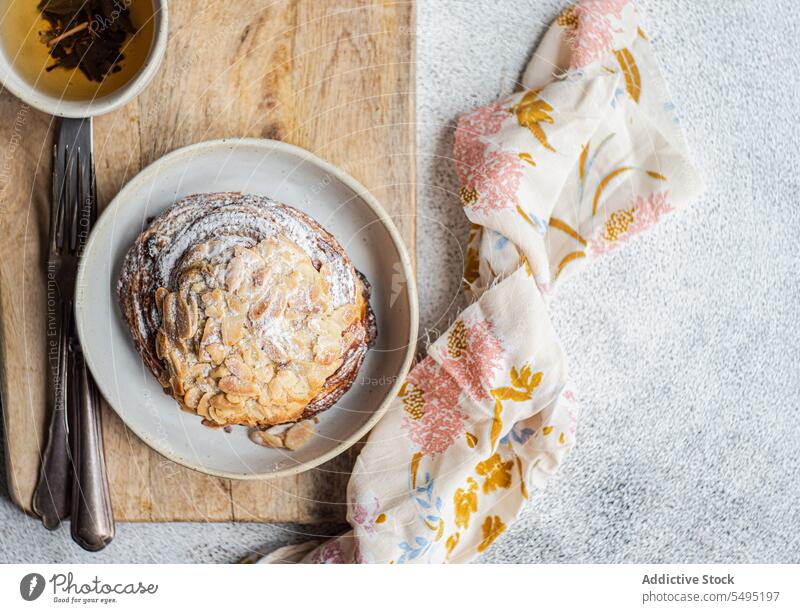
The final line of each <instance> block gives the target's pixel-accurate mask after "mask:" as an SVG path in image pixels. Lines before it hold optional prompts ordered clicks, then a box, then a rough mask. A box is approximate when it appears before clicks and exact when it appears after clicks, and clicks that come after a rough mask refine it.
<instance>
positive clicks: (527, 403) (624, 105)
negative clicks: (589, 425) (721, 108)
mask: <svg viewBox="0 0 800 613" xmlns="http://www.w3.org/2000/svg"><path fill="white" fill-rule="evenodd" d="M522 85H523V88H524V91H521V92H519V93H517V94H514V95H512V96H510V97H508V98H504V99H502V100H498V101H496V102H492V103H491V104H489V105H487V106H484V107H481V108H479V109H477V110H474V111H472V112H469V113H467V114H465V115H464V116H463V117H461V119H460V120H459V122H458V127H457V130H456V137H455V151H454V157H455V164H456V170H457V173H458V176H459V178H460V182H461V200H462V204H463V205H464V212H465V214H466V215H467V217H468V218H469V219H470V221H472V223H473V230H472V232H471V234H470V238H469V249H468V254H467V265H466V272H465V285H466V290H467V291H468V293H469V294H470V296H471V297H472V298H473V302H472V304H471V306H469V307H468V308H467V309H466V310H465V311H464V312H463V313H461V314H460V315H459V317H458V318H457V320H456V321H455V323H454V324H453V325H452V326H451V327H450V329H449V330H448V331H447V332H446V333H445V334H444V335H443V336H441V337H440V338H439V339H438V340H437V341H436V342H435V343H433V345H432V346H431V347H430V348H429V351H428V356H427V357H426V358H425V359H424V360H422V361H421V362H420V363H419V364H417V366H416V367H415V368H414V369H413V370H412V371H411V373H410V374H409V376H408V379H407V381H406V382H405V385H404V386H403V388H402V390H401V392H400V395H399V397H398V398H397V399H396V400H395V401H394V402H393V403H392V405H391V407H390V409H389V411H388V412H387V414H386V415H385V417H384V418H383V419H382V420H381V421H380V423H379V424H378V425H377V426H376V427H375V429H374V430H373V431H372V433H371V434H370V437H369V441H368V443H367V444H366V446H365V447H364V449H363V451H362V452H361V455H360V456H359V457H358V460H357V463H356V466H355V469H354V471H353V476H352V478H351V480H350V483H349V486H348V492H347V496H348V501H349V510H348V521H349V522H350V524H351V525H352V531H351V532H348V533H347V534H345V535H343V536H340V537H338V538H335V539H332V540H329V541H327V542H324V543H323V544H321V545H320V544H318V543H309V544H305V545H301V546H297V547H285V548H283V549H280V550H278V551H276V552H274V553H273V554H270V555H269V556H267V557H266V558H265V559H264V560H263V561H266V562H275V561H305V562H351V561H352V562H394V563H404V562H467V561H470V560H472V559H474V558H475V557H476V556H477V555H478V554H480V553H481V552H483V551H485V550H486V549H487V548H488V547H489V546H491V544H492V542H494V540H495V539H497V537H498V536H500V535H501V534H502V533H503V531H504V530H505V529H506V528H507V527H508V525H509V524H510V523H511V522H513V521H514V520H515V518H516V517H517V515H518V514H519V512H520V510H521V508H522V506H523V505H524V504H525V501H526V500H527V498H528V496H529V492H531V491H532V490H533V489H535V488H541V487H544V485H545V483H546V482H547V479H548V478H549V477H550V475H552V474H553V473H555V472H556V470H558V468H559V466H560V465H561V463H562V462H563V461H564V459H565V458H566V456H567V454H568V453H569V451H570V450H571V449H572V447H573V445H574V444H575V431H576V425H577V421H578V416H579V406H578V402H577V399H576V393H575V391H574V389H573V388H572V385H571V383H570V378H569V373H568V369H567V360H566V356H565V355H564V352H563V350H562V348H561V345H560V344H559V340H558V337H557V336H556V333H555V331H554V330H553V327H552V325H551V322H550V318H549V316H548V309H547V302H548V297H549V295H550V294H551V292H553V290H554V289H555V287H556V286H557V285H558V284H559V283H561V282H563V281H564V280H565V279H566V278H567V277H569V276H570V275H573V274H575V273H577V272H578V271H579V270H580V269H581V268H582V267H583V266H585V265H586V264H588V263H589V262H590V261H591V260H592V259H594V258H596V257H599V256H601V255H603V254H605V253H607V252H609V251H613V250H614V249H617V248H618V247H620V246H621V245H623V244H624V243H625V242H626V241H628V240H629V239H630V238H631V237H633V236H634V235H636V234H638V233H640V232H642V231H644V230H645V229H647V228H648V227H650V226H652V225H653V224H655V223H657V222H659V221H661V219H662V218H663V217H664V216H666V215H667V214H668V213H670V212H672V211H674V210H676V209H679V208H681V207H682V206H684V205H685V204H686V203H687V202H688V201H689V200H690V199H691V198H692V197H694V196H695V195H696V194H697V193H698V192H699V190H700V188H701V180H700V178H699V176H698V174H697V172H696V171H695V169H694V167H693V166H692V163H691V161H690V159H689V155H688V151H687V146H686V143H685V140H684V137H683V135H682V133H681V131H680V129H679V127H678V124H677V120H676V117H675V115H674V112H673V105H672V103H671V102H670V99H669V95H668V93H667V90H666V87H665V84H664V81H663V79H662V77H661V74H660V72H659V69H658V66H657V64H656V60H655V57H654V56H653V52H652V49H651V48H650V45H649V43H648V40H647V36H646V35H645V33H644V32H643V31H642V29H641V28H640V27H639V25H638V20H637V16H636V11H635V7H634V6H633V4H632V3H631V2H629V1H628V0H594V1H591V0H584V1H581V2H579V3H578V4H576V5H574V6H571V7H569V8H568V9H566V10H565V11H564V12H563V13H562V14H561V15H560V16H559V17H558V19H557V20H556V22H555V23H554V24H553V25H552V26H551V27H550V29H549V30H548V32H547V33H546V35H545V36H544V38H543V40H542V43H541V45H540V47H539V49H538V50H537V52H536V54H535V56H534V57H533V59H532V60H531V62H530V64H529V65H528V67H527V69H526V71H525V74H524V77H523V82H522Z"/></svg>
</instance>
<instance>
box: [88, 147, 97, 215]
mask: <svg viewBox="0 0 800 613" xmlns="http://www.w3.org/2000/svg"><path fill="white" fill-rule="evenodd" d="M89 198H91V199H92V204H91V208H90V211H89V221H90V222H91V224H90V227H94V222H95V221H97V177H96V176H95V174H94V154H93V153H92V152H91V151H90V152H89Z"/></svg>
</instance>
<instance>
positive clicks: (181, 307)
mask: <svg viewBox="0 0 800 613" xmlns="http://www.w3.org/2000/svg"><path fill="white" fill-rule="evenodd" d="M118 291H119V303H120V307H121V309H122V313H123V315H124V317H125V319H126V321H127V322H128V325H129V327H130V330H131V335H132V337H133V341H134V344H135V346H136V349H137V350H138V352H139V354H140V355H141V356H142V359H143V360H144V363H145V364H146V365H147V366H148V367H149V368H150V370H151V371H152V372H153V374H154V375H155V376H156V378H157V379H158V380H159V382H160V383H161V384H162V386H163V387H164V391H165V392H166V393H168V394H170V395H172V396H173V397H174V398H175V399H176V400H177V402H178V404H179V405H180V407H181V408H182V409H183V410H186V411H189V412H191V413H196V414H197V415H199V416H201V417H202V418H203V423H204V424H206V425H208V426H214V427H224V426H230V425H235V424H239V425H245V426H250V427H252V428H258V429H262V430H263V429H266V428H269V427H271V426H275V425H277V424H292V423H295V422H300V421H302V420H308V419H309V418H310V417H311V416H313V415H315V414H316V413H318V412H320V411H323V410H325V409H327V408H329V407H330V406H332V405H333V404H334V403H335V402H336V401H337V400H338V399H339V398H340V397H341V396H342V394H344V393H345V392H346V391H347V390H348V389H349V388H350V386H351V385H352V384H353V381H354V380H355V377H356V375H357V373H358V370H359V368H360V367H361V363H362V362H363V360H364V356H365V354H366V352H367V349H368V347H369V346H371V344H372V343H373V342H374V340H375V336H376V327H375V320H374V315H373V313H372V310H371V308H370V306H369V293H370V291H369V285H368V284H367V282H366V279H364V277H363V276H362V275H361V274H360V273H359V272H357V271H356V270H355V268H354V267H353V265H352V263H351V262H350V260H349V258H348V257H347V256H346V254H345V253H344V250H343V249H342V247H341V246H340V245H339V243H338V242H337V241H336V239H335V238H334V237H333V236H332V235H331V234H329V233H328V232H327V231H325V230H324V229H323V228H322V227H320V226H319V225H318V224H317V223H316V222H315V221H313V220H312V219H311V218H310V217H308V216H307V215H305V214H304V213H301V212H300V211H298V210H296V209H294V208H292V207H289V206H286V205H284V204H280V203H278V202H275V201H273V200H271V199H269V198H266V197H263V196H251V195H242V194H238V193H219V194H197V195H193V196H189V197H187V198H184V199H183V200H181V201H180V202H178V203H177V204H175V205H174V206H173V207H172V208H170V209H169V210H167V211H166V212H164V213H163V214H162V215H160V216H159V217H157V218H156V219H155V220H154V221H153V222H152V223H151V224H150V226H149V227H148V228H147V229H146V230H145V231H144V232H142V234H141V235H140V236H139V238H138V239H137V240H136V242H135V243H134V245H133V246H132V247H131V249H130V251H129V252H128V254H127V256H126V258H125V262H124V265H123V270H122V275H121V277H120V280H119V285H118ZM310 432H311V430H310V426H309V425H308V422H307V421H303V422H302V423H299V424H297V425H296V426H295V427H294V428H290V429H288V430H286V431H285V434H284V435H283V436H274V435H270V436H272V438H270V437H269V436H266V438H264V437H262V438H260V439H259V442H261V443H262V444H268V443H266V441H270V440H271V441H272V442H273V443H276V442H277V441H278V440H280V441H281V446H284V447H287V448H289V449H294V448H297V447H299V446H300V445H302V444H303V443H304V442H305V441H306V440H308V437H309V436H310ZM251 438H252V437H251ZM254 440H256V439H254ZM273 446H277V445H273Z"/></svg>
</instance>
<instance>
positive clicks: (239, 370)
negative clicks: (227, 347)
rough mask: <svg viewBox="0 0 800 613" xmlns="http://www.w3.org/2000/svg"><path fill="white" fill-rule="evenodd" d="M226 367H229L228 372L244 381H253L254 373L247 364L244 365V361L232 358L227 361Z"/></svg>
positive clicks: (235, 357)
mask: <svg viewBox="0 0 800 613" xmlns="http://www.w3.org/2000/svg"><path fill="white" fill-rule="evenodd" d="M225 366H227V367H228V370H229V371H231V373H233V374H234V375H236V376H237V377H239V378H240V379H241V380H242V381H252V379H253V371H252V369H251V368H250V367H249V366H248V365H247V364H245V363H244V361H242V359H241V358H240V357H237V356H230V357H229V358H228V359H227V360H225Z"/></svg>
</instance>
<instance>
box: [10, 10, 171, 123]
mask: <svg viewBox="0 0 800 613" xmlns="http://www.w3.org/2000/svg"><path fill="white" fill-rule="evenodd" d="M17 1H18V2H19V1H22V0H17ZM26 1H31V2H33V1H34V0H26ZM152 1H153V17H154V28H153V41H152V43H151V45H150V52H149V53H148V55H147V58H146V59H145V61H144V64H143V65H142V67H141V68H140V69H139V71H138V72H137V73H136V74H135V75H134V76H133V78H131V80H130V81H128V82H127V83H126V84H125V85H123V86H122V87H120V88H119V89H116V90H115V91H113V92H111V93H110V94H108V95H105V96H99V97H97V98H93V99H90V100H67V99H63V98H59V97H58V96H53V95H51V94H48V93H45V92H43V91H40V90H39V89H37V88H35V87H33V86H32V85H31V84H30V83H28V82H27V81H26V80H25V79H24V78H23V77H22V76H20V75H19V74H18V73H17V72H16V71H15V70H14V67H13V66H12V63H11V62H10V61H9V58H8V57H6V53H5V52H4V51H3V50H2V49H0V83H2V85H3V87H5V89H7V90H8V91H10V92H11V93H12V94H14V95H15V96H16V97H17V98H19V99H20V100H22V101H23V102H25V103H27V104H29V105H30V106H32V107H33V108H35V109H38V110H40V111H42V112H44V113H48V114H50V115H55V116H57V117H95V116H97V115H103V114H105V113H109V112H111V111H113V110H115V109H117V108H119V107H121V106H123V105H125V104H127V103H128V102H130V101H131V100H133V98H135V97H136V96H137V95H138V94H139V93H140V92H141V91H142V90H143V89H144V88H145V87H146V86H147V84H148V83H149V82H150V80H151V79H152V78H153V76H154V75H155V74H156V72H157V71H158V67H159V66H160V64H161V61H162V60H163V59H164V51H165V50H166V48H167V1H166V0H152Z"/></svg>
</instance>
